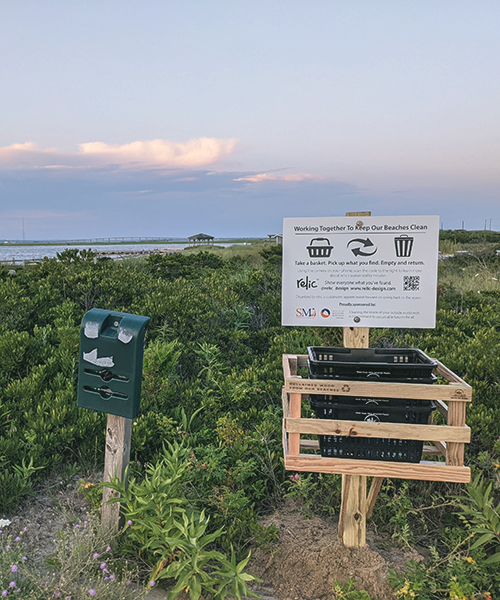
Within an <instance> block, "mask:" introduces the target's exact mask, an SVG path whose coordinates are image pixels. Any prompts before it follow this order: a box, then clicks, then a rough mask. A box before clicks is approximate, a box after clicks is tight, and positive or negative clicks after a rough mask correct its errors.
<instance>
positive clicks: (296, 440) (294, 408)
mask: <svg viewBox="0 0 500 600" xmlns="http://www.w3.org/2000/svg"><path fill="white" fill-rule="evenodd" d="M301 408H302V395H301V394H290V417H291V418H292V419H293V418H297V419H298V418H300V414H301ZM288 447H289V452H290V456H296V455H298V454H300V433H298V432H297V433H290V432H289V435H288Z"/></svg>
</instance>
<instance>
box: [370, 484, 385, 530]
mask: <svg viewBox="0 0 500 600" xmlns="http://www.w3.org/2000/svg"><path fill="white" fill-rule="evenodd" d="M383 481H384V478H383V477H374V478H373V479H372V484H371V486H370V492H369V494H368V498H367V499H366V519H367V520H368V519H369V518H371V516H372V513H373V507H374V506H375V501H376V500H377V496H378V494H379V492H380V488H381V487H382V483H383Z"/></svg>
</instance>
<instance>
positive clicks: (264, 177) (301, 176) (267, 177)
mask: <svg viewBox="0 0 500 600" xmlns="http://www.w3.org/2000/svg"><path fill="white" fill-rule="evenodd" d="M311 179H314V180H321V179H322V177H317V176H316V175H310V174H309V173H295V174H291V173H290V174H288V175H275V174H268V173H259V174H258V175H248V176H247V177H238V179H235V180H234V181H248V182H249V183H260V182H261V181H288V182H297V181H306V180H311Z"/></svg>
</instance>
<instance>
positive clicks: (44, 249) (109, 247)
mask: <svg viewBox="0 0 500 600" xmlns="http://www.w3.org/2000/svg"><path fill="white" fill-rule="evenodd" d="M216 245H217V246H223V247H228V246H232V245H240V244H216ZM188 246H189V244H98V245H96V244H81V245H80V244H78V245H76V244H72V245H71V246H70V245H67V246H45V245H44V246H35V245H33V246H10V245H9V244H2V245H0V263H4V262H9V263H15V262H17V263H19V262H22V261H23V260H26V261H30V260H33V259H34V260H41V259H42V258H45V257H47V258H55V257H56V256H57V253H58V252H64V250H68V249H72V248H78V250H89V249H92V250H94V251H96V252H99V251H102V252H112V253H114V252H116V255H118V254H120V252H123V251H124V250H133V251H140V250H149V251H150V252H151V251H153V250H172V249H177V250H182V249H183V248H187V247H188ZM203 247H204V246H203V245H199V246H198V248H199V249H200V250H203ZM112 257H113V255H111V258H112Z"/></svg>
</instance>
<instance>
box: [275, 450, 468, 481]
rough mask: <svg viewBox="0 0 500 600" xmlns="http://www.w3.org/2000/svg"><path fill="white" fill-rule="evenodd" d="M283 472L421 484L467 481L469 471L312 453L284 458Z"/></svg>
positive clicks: (433, 464) (426, 463)
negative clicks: (385, 478) (363, 476)
mask: <svg viewBox="0 0 500 600" xmlns="http://www.w3.org/2000/svg"><path fill="white" fill-rule="evenodd" d="M285 469H286V470H287V471H305V472H314V473H338V474H341V475H367V476H372V477H391V478H393V479H418V480H421V481H449V482H454V483H469V482H470V469H469V468H468V467H461V466H451V465H446V464H445V463H442V462H433V461H421V462H420V463H402V462H401V463H400V462H389V461H387V462H384V461H377V460H360V459H350V458H325V457H323V456H314V455H312V454H300V455H299V456H293V457H292V456H290V455H288V456H285Z"/></svg>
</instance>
